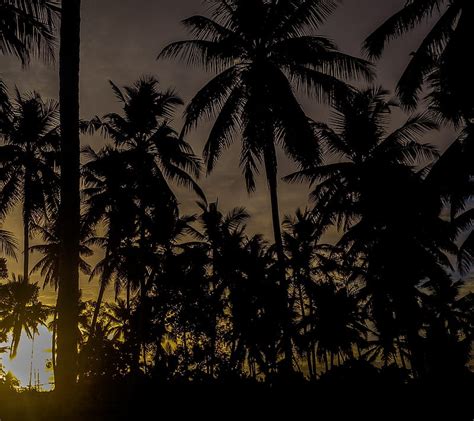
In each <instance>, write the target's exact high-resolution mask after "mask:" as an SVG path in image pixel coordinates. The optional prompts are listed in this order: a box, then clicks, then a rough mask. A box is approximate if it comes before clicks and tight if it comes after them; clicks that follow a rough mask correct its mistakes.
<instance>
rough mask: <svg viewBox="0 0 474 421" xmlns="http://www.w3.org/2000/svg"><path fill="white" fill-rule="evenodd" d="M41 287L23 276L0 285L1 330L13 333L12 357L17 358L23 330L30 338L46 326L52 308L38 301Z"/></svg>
mask: <svg viewBox="0 0 474 421" xmlns="http://www.w3.org/2000/svg"><path fill="white" fill-rule="evenodd" d="M38 295H39V287H38V286H37V285H36V284H30V283H28V281H27V280H25V279H24V278H23V277H22V276H19V277H18V278H16V277H15V276H14V277H13V279H12V280H11V281H9V282H8V283H6V284H3V285H0V331H1V332H2V333H11V335H12V336H11V338H12V339H11V346H10V358H15V356H16V353H17V350H18V345H19V344H20V339H21V334H22V332H23V330H24V331H25V332H26V334H27V336H28V338H30V339H33V337H34V335H37V334H38V325H39V324H41V325H43V326H46V322H47V319H48V317H49V315H50V313H51V311H50V309H49V308H48V307H46V306H44V305H42V304H41V303H40V302H39V301H38Z"/></svg>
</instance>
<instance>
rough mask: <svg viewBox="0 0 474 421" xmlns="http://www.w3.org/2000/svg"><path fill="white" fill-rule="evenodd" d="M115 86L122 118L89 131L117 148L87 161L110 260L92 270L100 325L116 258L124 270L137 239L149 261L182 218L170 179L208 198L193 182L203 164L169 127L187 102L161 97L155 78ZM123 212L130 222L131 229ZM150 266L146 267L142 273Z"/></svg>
mask: <svg viewBox="0 0 474 421" xmlns="http://www.w3.org/2000/svg"><path fill="white" fill-rule="evenodd" d="M111 86H112V89H113V91H114V93H115V95H116V97H117V98H118V99H119V100H120V102H121V103H122V105H123V111H124V116H121V115H119V114H108V115H106V116H105V117H104V119H103V121H101V120H100V119H98V118H96V119H94V120H93V121H92V122H91V123H90V125H89V128H92V129H94V130H97V129H99V128H100V129H102V131H103V132H104V134H105V135H107V136H110V137H111V138H112V139H113V141H114V144H115V149H114V148H106V149H104V150H103V151H101V152H99V153H98V154H96V153H95V152H94V151H93V150H91V149H90V148H89V149H87V150H85V152H86V154H87V155H88V158H89V162H88V163H87V164H86V166H85V168H84V172H85V180H86V190H85V193H86V197H87V204H88V214H89V219H90V220H91V221H90V222H91V223H92V224H97V223H99V222H101V221H102V222H106V224H107V236H106V244H107V246H106V256H105V258H104V260H103V261H102V262H100V263H99V265H98V266H97V267H96V270H94V272H93V275H96V274H99V273H100V274H101V287H100V291H99V298H98V300H97V308H96V312H95V317H94V320H95V321H96V320H97V315H98V309H99V307H100V305H101V302H102V298H103V294H104V292H105V288H106V286H107V285H108V283H109V282H110V279H111V277H112V275H113V272H114V268H113V262H112V260H114V262H115V263H116V269H117V270H120V269H119V268H123V266H124V265H123V263H121V262H119V261H118V260H117V259H118V258H119V257H118V256H121V257H123V256H124V254H123V253H120V252H118V251H119V249H121V250H122V251H124V250H128V251H130V250H131V249H130V247H129V246H130V245H131V244H132V243H133V242H134V241H135V238H136V237H137V236H138V238H139V244H138V247H139V248H140V249H141V255H142V258H143V257H145V256H146V255H148V256H151V255H152V253H153V252H154V251H155V250H154V249H153V247H154V246H156V245H159V244H161V245H164V244H166V243H167V241H168V239H169V233H168V230H169V228H170V227H171V226H173V225H174V223H175V221H177V219H178V201H177V199H176V196H175V194H174V193H173V191H172V189H171V187H170V186H169V184H168V181H175V182H177V183H178V184H180V185H184V186H186V187H189V188H191V189H193V190H194V191H195V192H196V193H197V194H198V195H199V196H200V197H203V193H202V191H201V189H200V188H199V186H198V185H197V183H196V182H195V181H194V178H197V177H198V175H199V171H200V162H199V160H198V158H197V157H196V156H194V154H193V153H192V150H191V148H190V146H189V145H188V144H187V143H186V142H185V141H184V140H183V139H182V138H180V137H179V136H178V135H177V133H176V132H175V131H174V130H173V129H172V128H171V126H170V125H169V123H168V121H169V120H170V119H171V118H172V117H173V114H174V112H175V109H176V106H178V105H180V104H181V103H182V101H181V100H180V98H179V97H177V96H176V94H175V93H173V92H172V91H167V92H160V91H159V89H158V81H157V80H156V79H155V78H153V77H144V78H142V79H140V80H139V81H138V82H136V83H135V84H134V85H133V86H131V87H125V88H124V89H123V90H121V89H120V88H119V87H117V86H116V85H115V84H113V83H112V82H111ZM137 204H138V205H137ZM124 214H127V215H128V218H127V219H128V221H129V222H130V223H129V224H128V225H125V226H124V224H123V220H124ZM157 221H160V224H158V223H156V222H157ZM137 227H138V230H137ZM125 243H128V244H125ZM124 246H127V247H125V248H124ZM147 250H148V252H147ZM142 260H143V259H142ZM146 266H147V265H146V262H145V261H143V264H142V269H143V270H144V271H145V269H146ZM117 270H115V272H117ZM145 277H146V275H145V272H143V274H142V275H141V276H140V278H141V279H140V282H141V286H140V290H141V294H142V296H144V295H145V294H146V285H145ZM94 324H95V323H93V325H94Z"/></svg>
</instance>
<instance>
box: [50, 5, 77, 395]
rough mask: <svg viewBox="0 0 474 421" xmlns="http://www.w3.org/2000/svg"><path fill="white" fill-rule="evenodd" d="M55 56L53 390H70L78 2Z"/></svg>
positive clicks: (73, 372) (64, 20)
mask: <svg viewBox="0 0 474 421" xmlns="http://www.w3.org/2000/svg"><path fill="white" fill-rule="evenodd" d="M61 6H62V8H61V31H60V44H61V45H60V52H59V84H60V89H59V97H60V98H59V101H60V108H61V111H60V114H61V115H60V120H61V207H60V214H59V224H60V227H61V231H60V236H59V239H60V242H61V255H60V259H59V288H58V301H57V311H58V327H57V351H58V352H57V370H56V377H55V379H56V387H57V390H58V391H60V392H63V393H67V392H68V391H69V392H70V391H72V389H73V388H74V385H75V383H76V378H77V344H78V337H77V324H78V317H79V309H78V302H79V260H80V259H79V250H80V237H81V235H80V231H81V209H80V208H81V205H80V193H79V179H80V174H79V173H80V171H79V168H80V138H79V63H80V33H81V0H62V2H61Z"/></svg>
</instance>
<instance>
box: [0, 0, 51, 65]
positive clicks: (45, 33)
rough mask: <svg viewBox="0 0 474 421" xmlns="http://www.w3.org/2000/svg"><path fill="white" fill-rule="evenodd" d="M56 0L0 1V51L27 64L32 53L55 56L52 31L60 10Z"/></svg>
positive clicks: (49, 56) (43, 56)
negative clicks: (0, 18) (0, 17)
mask: <svg viewBox="0 0 474 421" xmlns="http://www.w3.org/2000/svg"><path fill="white" fill-rule="evenodd" d="M59 11H60V10H59V7H58V4H57V2H56V1H55V0H53V1H51V0H31V1H27V2H25V1H11V0H1V1H0V16H2V20H1V22H0V33H1V34H2V36H1V38H0V53H1V54H3V55H5V54H8V55H13V56H16V57H18V58H19V59H20V60H21V62H22V63H23V64H24V65H26V64H27V63H28V62H29V61H30V58H31V56H32V55H37V56H38V55H39V56H41V57H42V58H44V59H46V60H50V59H51V57H54V39H55V36H54V31H55V25H56V20H57V15H58V13H59Z"/></svg>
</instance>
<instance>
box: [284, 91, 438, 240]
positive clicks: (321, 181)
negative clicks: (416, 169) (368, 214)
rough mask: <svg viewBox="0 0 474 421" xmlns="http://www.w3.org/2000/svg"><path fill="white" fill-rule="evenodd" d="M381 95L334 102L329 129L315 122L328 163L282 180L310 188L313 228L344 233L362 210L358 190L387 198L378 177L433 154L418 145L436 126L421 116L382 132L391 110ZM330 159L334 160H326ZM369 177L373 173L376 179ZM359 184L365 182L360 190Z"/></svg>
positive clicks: (389, 102)
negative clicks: (311, 188)
mask: <svg viewBox="0 0 474 421" xmlns="http://www.w3.org/2000/svg"><path fill="white" fill-rule="evenodd" d="M387 96H388V92H387V91H385V90H383V89H381V88H377V87H374V88H368V89H366V90H364V91H361V92H355V93H353V94H352V95H349V96H348V97H346V99H345V100H344V101H341V102H339V103H338V104H336V105H335V108H334V112H333V115H332V120H333V127H334V128H331V127H329V126H327V125H326V124H323V123H317V124H316V129H317V136H318V138H319V139H320V141H321V143H322V144H323V145H324V148H325V150H326V151H327V153H328V154H329V156H328V159H327V160H328V161H329V162H328V163H325V164H324V165H317V163H316V165H314V166H313V167H312V168H308V169H305V170H303V171H298V172H296V173H294V174H291V175H289V176H288V177H286V178H285V179H286V180H287V181H291V182H295V181H303V180H308V181H309V182H310V183H312V184H313V185H315V188H314V190H313V191H312V193H311V199H312V200H313V201H314V203H315V208H314V213H315V217H316V218H317V224H318V225H319V226H320V227H321V229H322V230H323V231H324V230H326V229H327V228H328V227H329V226H330V225H332V224H334V225H336V226H337V227H338V228H343V229H344V230H347V229H348V228H350V227H351V226H353V225H354V224H355V223H357V222H358V220H359V218H360V217H361V216H363V214H364V212H365V211H366V209H365V208H364V197H363V191H362V189H363V188H367V189H376V190H375V191H377V192H378V193H379V194H383V195H390V194H392V193H393V192H392V191H390V190H388V189H387V187H386V186H384V185H383V183H381V182H379V181H378V180H380V179H381V174H384V173H385V174H388V175H390V177H393V179H396V173H397V172H398V171H399V170H400V171H401V173H400V174H399V175H400V176H401V175H402V174H403V172H406V171H408V173H410V172H411V171H412V167H413V166H414V165H420V164H421V163H423V161H426V160H430V159H434V158H436V157H437V156H438V155H437V152H436V149H435V148H434V147H433V146H431V145H430V144H427V143H421V139H422V137H423V136H424V135H425V134H426V133H429V132H430V131H432V130H435V129H436V128H437V125H436V123H435V122H434V121H433V120H432V119H431V118H430V117H429V116H428V115H427V114H418V115H414V116H412V117H410V118H409V119H408V121H407V122H406V123H405V124H404V125H403V126H401V127H400V128H398V129H396V130H394V131H393V132H391V133H389V132H387V124H388V116H389V115H390V111H391V109H392V108H393V107H396V106H397V104H396V102H394V101H392V100H387ZM331 155H332V156H334V157H335V158H337V162H331V161H332V156H331ZM391 172H393V173H392V174H391ZM374 174H379V176H378V178H377V179H374V178H373V177H374ZM363 183H367V184H365V187H364V184H363ZM370 184H372V186H370ZM369 192H370V191H369V190H367V193H369ZM391 201H393V199H392V200H391Z"/></svg>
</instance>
